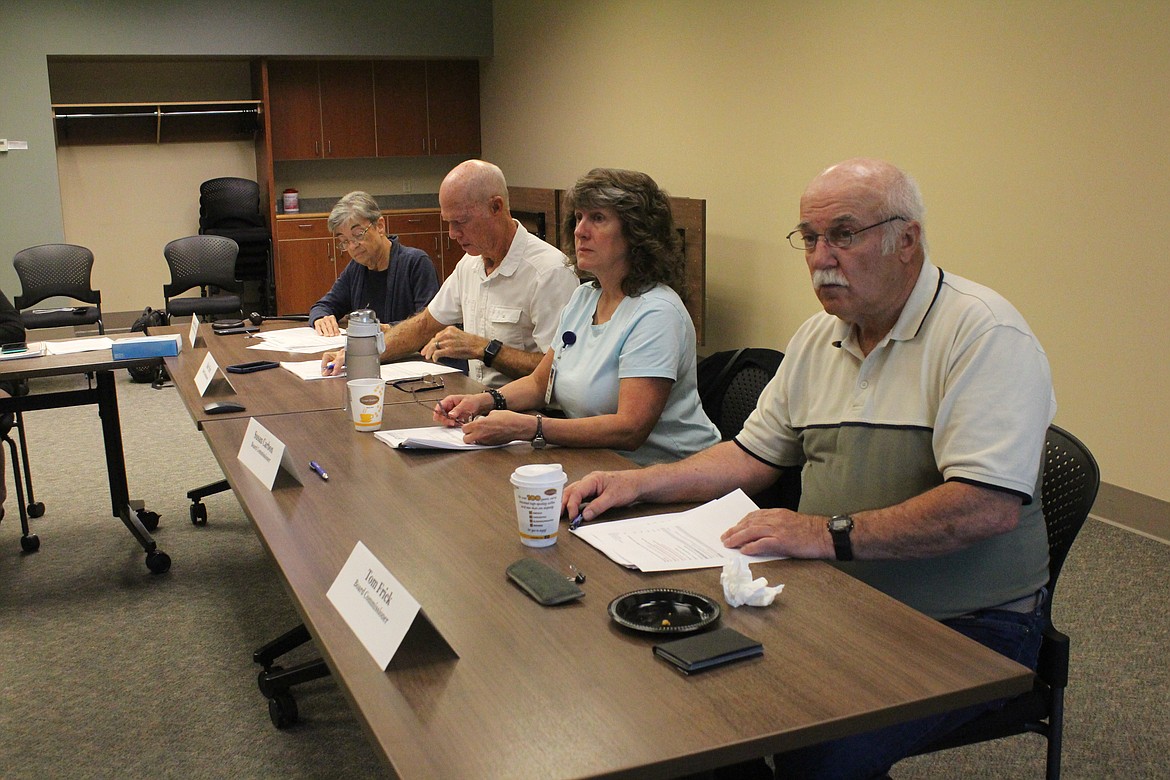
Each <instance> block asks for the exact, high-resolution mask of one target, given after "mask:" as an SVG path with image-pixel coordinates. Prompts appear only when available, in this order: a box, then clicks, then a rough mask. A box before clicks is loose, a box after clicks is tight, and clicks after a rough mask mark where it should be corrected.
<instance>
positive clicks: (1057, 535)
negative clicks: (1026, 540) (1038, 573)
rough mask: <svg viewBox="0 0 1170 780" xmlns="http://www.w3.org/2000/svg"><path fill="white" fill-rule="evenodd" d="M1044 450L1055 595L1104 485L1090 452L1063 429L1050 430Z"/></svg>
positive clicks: (1051, 579) (1050, 578) (1046, 517)
mask: <svg viewBox="0 0 1170 780" xmlns="http://www.w3.org/2000/svg"><path fill="white" fill-rule="evenodd" d="M1044 449H1045V455H1044V476H1043V478H1042V479H1041V483H1040V501H1041V505H1042V506H1043V508H1044V523H1045V525H1046V526H1047V527H1048V590H1049V593H1050V594H1051V592H1052V591H1054V590H1055V589H1056V578H1057V577H1058V576H1059V575H1060V570H1061V568H1062V567H1063V566H1064V560H1065V558H1067V557H1068V551H1069V549H1070V548H1071V547H1072V543H1073V540H1074V539H1076V537H1077V533H1078V532H1079V531H1080V530H1081V526H1083V525H1084V524H1085V520H1086V519H1087V518H1088V516H1089V512H1090V510H1092V508H1093V502H1094V501H1095V500H1096V498H1097V488H1098V487H1099V486H1100V484H1101V471H1100V469H1098V467H1097V461H1096V460H1095V459H1094V458H1093V454H1092V453H1091V452H1089V448H1088V447H1086V446H1085V445H1084V444H1083V443H1082V442H1081V440H1080V439H1078V438H1077V437H1075V436H1073V435H1072V434H1071V433H1069V432H1068V431H1066V430H1064V429H1063V428H1059V427H1057V426H1055V425H1050V426H1048V435H1047V437H1046V438H1045V447H1044ZM1049 601H1050V602H1051V596H1050V598H1049Z"/></svg>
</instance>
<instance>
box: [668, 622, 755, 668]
mask: <svg viewBox="0 0 1170 780" xmlns="http://www.w3.org/2000/svg"><path fill="white" fill-rule="evenodd" d="M763 654H764V646H763V645H761V644H760V643H759V642H757V641H756V640H754V639H752V638H750V637H746V636H744V635H743V634H741V633H739V632H738V631H736V630H735V629H734V628H717V629H715V630H714V631H707V632H704V633H702V634H696V635H695V636H688V637H684V638H683V639H674V640H671V641H670V642H663V643H662V644H660V645H654V655H656V656H659V657H660V658H662V659H663V660H665V661H667V662H668V663H671V664H674V665H675V666H676V667H678V669H679V671H681V672H682V673H683V674H694V673H695V672H701V671H703V670H704V669H711V668H714V667H716V666H722V665H723V664H728V663H731V662H732V661H739V660H742V659H744V658H754V657H755V656H757V655H763Z"/></svg>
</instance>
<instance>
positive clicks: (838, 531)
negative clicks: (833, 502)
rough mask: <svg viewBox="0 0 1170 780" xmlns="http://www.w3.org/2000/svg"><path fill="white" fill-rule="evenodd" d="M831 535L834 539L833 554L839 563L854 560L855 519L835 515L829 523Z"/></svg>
mask: <svg viewBox="0 0 1170 780" xmlns="http://www.w3.org/2000/svg"><path fill="white" fill-rule="evenodd" d="M828 528H829V535H830V536H832V537H833V552H835V553H836V555H837V560H839V561H851V560H853V542H852V540H851V539H850V536H849V535H850V534H851V533H852V532H853V518H852V517H850V516H849V515H833V517H831V518H829V522H828Z"/></svg>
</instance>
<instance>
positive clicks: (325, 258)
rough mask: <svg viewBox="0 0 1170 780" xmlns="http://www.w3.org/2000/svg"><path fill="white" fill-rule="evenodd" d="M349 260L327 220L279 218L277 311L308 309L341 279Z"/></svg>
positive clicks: (289, 312)
mask: <svg viewBox="0 0 1170 780" xmlns="http://www.w3.org/2000/svg"><path fill="white" fill-rule="evenodd" d="M339 255H340V256H339ZM347 262H348V258H347V257H346V256H345V255H344V254H342V253H339V252H338V251H337V248H336V246H335V245H334V243H333V236H332V235H331V234H330V233H329V226H328V225H327V224H326V220H324V219H292V220H290V219H281V220H277V222H276V258H275V260H274V263H273V265H274V269H275V276H276V313H277V314H306V313H308V311H309V308H310V307H311V306H312V305H313V304H314V303H316V302H317V301H318V300H320V299H321V296H322V295H324V294H325V293H327V292H328V291H329V288H330V287H332V286H333V283H334V282H335V281H337V275H338V274H340V273H341V271H342V269H344V268H345V265H346V263H347Z"/></svg>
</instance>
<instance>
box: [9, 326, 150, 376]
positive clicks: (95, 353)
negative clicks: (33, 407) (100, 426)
mask: <svg viewBox="0 0 1170 780" xmlns="http://www.w3.org/2000/svg"><path fill="white" fill-rule="evenodd" d="M133 335H140V334H133ZM99 338H100V337H99ZM111 338H112V337H111ZM122 338H127V337H125V336H123V337H122ZM67 340H68V341H75V340H76V339H67ZM115 340H116V339H115ZM160 359H161V358H157V357H145V358H126V359H123V360H115V359H114V356H113V355H112V354H111V353H110V350H109V349H97V350H90V351H89V352H73V353H70V354H68V355H42V356H40V357H26V358H20V359H15V360H0V379H33V378H35V377H38V376H65V375H68V374H80V373H86V372H90V371H113V370H115V369H118V368H133V367H136V366H149V365H156V364H158V362H159V360H160Z"/></svg>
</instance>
